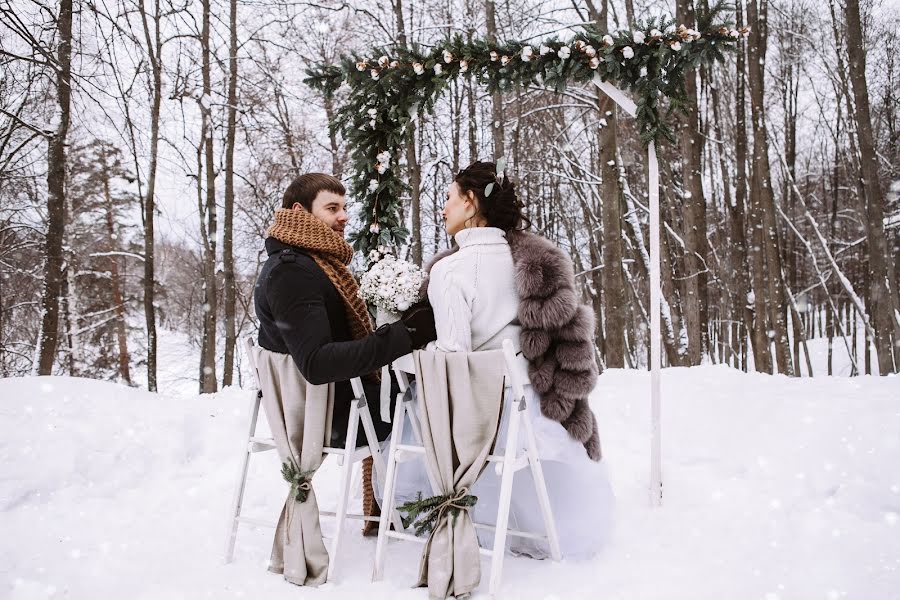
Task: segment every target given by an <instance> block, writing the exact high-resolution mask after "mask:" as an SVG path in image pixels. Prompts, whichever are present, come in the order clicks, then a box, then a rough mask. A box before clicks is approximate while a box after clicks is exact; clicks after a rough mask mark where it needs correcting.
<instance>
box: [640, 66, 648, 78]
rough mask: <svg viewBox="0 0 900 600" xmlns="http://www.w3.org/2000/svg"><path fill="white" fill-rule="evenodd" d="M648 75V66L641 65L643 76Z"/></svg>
mask: <svg viewBox="0 0 900 600" xmlns="http://www.w3.org/2000/svg"><path fill="white" fill-rule="evenodd" d="M646 76H647V67H641V77H646Z"/></svg>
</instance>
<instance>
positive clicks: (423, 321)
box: [400, 300, 437, 349]
mask: <svg viewBox="0 0 900 600" xmlns="http://www.w3.org/2000/svg"><path fill="white" fill-rule="evenodd" d="M400 320H401V321H403V324H404V325H406V329H407V330H408V331H409V337H410V338H412V345H413V349H419V348H424V347H425V345H426V344H428V342H432V341H434V340H436V339H437V330H436V329H435V327H434V310H432V308H431V304H429V303H428V300H422V301H421V302H416V303H415V304H413V305H412V306H410V307H409V310H407V311H406V312H405V313H403V316H402V317H400Z"/></svg>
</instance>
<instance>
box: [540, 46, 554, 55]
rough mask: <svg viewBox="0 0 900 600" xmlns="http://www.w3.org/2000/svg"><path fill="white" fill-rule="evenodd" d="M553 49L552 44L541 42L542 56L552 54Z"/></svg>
mask: <svg viewBox="0 0 900 600" xmlns="http://www.w3.org/2000/svg"><path fill="white" fill-rule="evenodd" d="M551 50H552V48H551V47H550V46H547V45H545V44H541V56H544V55H547V54H550V52H551Z"/></svg>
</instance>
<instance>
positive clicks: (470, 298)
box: [375, 227, 615, 558]
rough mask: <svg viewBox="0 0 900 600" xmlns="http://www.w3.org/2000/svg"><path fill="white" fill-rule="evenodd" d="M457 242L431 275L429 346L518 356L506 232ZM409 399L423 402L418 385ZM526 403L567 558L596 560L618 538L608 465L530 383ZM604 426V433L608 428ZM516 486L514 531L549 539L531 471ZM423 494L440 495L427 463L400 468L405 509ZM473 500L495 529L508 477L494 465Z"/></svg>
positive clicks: (466, 234) (531, 546)
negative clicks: (507, 344) (508, 348)
mask: <svg viewBox="0 0 900 600" xmlns="http://www.w3.org/2000/svg"><path fill="white" fill-rule="evenodd" d="M456 242H457V244H459V246H460V249H459V251H457V252H456V253H454V254H452V255H450V256H447V257H445V258H444V259H442V260H441V261H439V262H438V263H437V264H435V266H434V267H433V268H432V270H431V277H430V281H429V286H428V298H429V301H430V302H431V305H432V307H433V308H434V315H435V326H436V329H437V340H436V341H435V342H432V343H431V344H429V346H428V349H429V350H440V351H445V352H474V351H479V350H495V349H499V348H501V347H502V343H503V340H504V339H509V340H511V341H512V342H513V345H514V346H515V348H516V350H517V351H518V348H519V332H520V328H519V325H518V324H517V320H516V314H517V310H518V298H517V296H516V292H515V283H514V280H513V276H514V273H515V271H514V268H513V263H512V255H511V253H510V249H509V244H508V243H507V242H506V237H505V234H504V232H503V231H502V230H500V229H496V228H492V227H479V228H472V229H464V230H463V231H460V232H459V233H457V234H456ZM519 358H520V364H519V365H518V366H519V369H520V373H521V381H523V382H526V383H527V382H528V375H527V361H526V360H525V359H524V358H522V357H521V355H520V356H519ZM408 393H412V394H413V396H414V395H415V386H414V385H413V386H412V387H411V389H410V392H408ZM525 396H526V404H527V407H528V414H529V416H530V417H531V421H532V423H533V424H534V432H535V437H536V439H537V445H538V449H539V454H540V457H541V465H542V466H543V470H544V478H545V480H546V482H547V488H548V490H549V495H550V504H551V507H552V509H553V514H554V517H555V519H556V526H557V529H558V532H559V539H560V548H561V550H562V554H563V556H564V557H566V558H588V557H590V556H592V555H594V554H596V553H597V552H598V551H600V550H601V549H602V548H603V546H604V545H605V544H606V543H607V542H608V541H609V539H610V537H611V534H612V526H613V510H614V505H615V499H614V496H613V493H612V488H611V487H610V484H609V476H608V473H607V470H606V464H605V463H604V462H603V461H600V462H595V461H592V460H591V459H590V458H589V457H588V456H587V452H586V451H585V449H584V447H583V446H582V444H581V443H580V442H578V441H576V440H574V439H572V438H571V437H569V434H568V433H567V432H566V430H565V428H563V427H562V425H560V424H559V423H558V422H556V421H552V420H550V419H548V418H546V417H545V416H544V415H543V414H542V413H541V409H540V399H539V398H538V395H537V394H536V393H535V392H534V390H533V389H532V387H531V385H530V384H529V385H527V386H526V387H525ZM506 400H507V402H506V408H507V409H508V408H509V402H511V401H512V400H511V398H510V389H509V388H507V398H506ZM508 414H509V411H508V410H504V415H503V422H501V426H500V432H501V434H500V438H499V439H498V441H497V446H496V447H497V448H498V449H500V448H503V447H505V444H506V440H505V432H506V419H507V417H508ZM600 426H601V432H602V423H601V424H600ZM524 436H525V433H524V430H522V431H521V435H520V439H519V444H520V447H524ZM601 440H602V433H601ZM412 441H413V434H412V428H411V427H410V426H409V424H406V426H405V428H404V442H410V443H411V442H412ZM513 481H514V483H513V492H512V501H511V505H510V513H509V514H510V516H509V526H510V528H512V529H519V530H524V531H533V532H543V531H544V525H543V520H542V517H541V512H540V508H539V506H538V501H537V496H536V494H535V491H534V484H533V482H532V478H531V471H530V470H529V469H522V470H520V471H518V472H517V473H516V476H515V478H514V480H513ZM378 483H379V484H378V485H376V486H375V489H376V494H377V495H379V497H378V500H379V502H380V500H381V498H380V493H381V491H382V490H383V488H384V486H383V482H378ZM419 492H421V493H422V495H423V496H424V497H428V496H431V495H432V491H431V487H430V484H429V482H428V475H427V472H426V470H425V462H424V461H420V460H415V461H409V462H405V463H401V464H400V465H398V472H397V487H396V498H397V504H398V505H399V504H402V503H403V502H406V501H408V500H413V499H415V497H416V495H417V493H419ZM472 494H473V495H475V496H477V497H478V502H477V504H476V505H475V507H474V508H473V509H472V516H473V519H474V520H475V522H476V523H490V524H493V523H494V522H495V520H496V516H497V504H498V498H499V495H500V477H499V476H498V475H497V473H496V471H495V470H494V467H493V465H491V464H489V465H488V466H487V468H486V469H485V470H484V472H483V473H482V475H481V477H480V478H479V479H478V482H477V483H476V484H475V486H474V487H473V489H472ZM507 539H508V542H507V547H508V549H509V550H510V551H512V552H513V553H517V554H526V555H529V556H533V557H536V558H543V557H546V556H549V549H548V548H547V545H546V543H544V542H540V541H537V540H532V539H528V538H521V537H518V536H509V537H508V538H507ZM479 542H480V543H481V544H482V546H484V547H487V548H490V547H491V544H492V543H493V533H492V532H490V531H485V530H479Z"/></svg>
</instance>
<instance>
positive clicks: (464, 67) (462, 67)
mask: <svg viewBox="0 0 900 600" xmlns="http://www.w3.org/2000/svg"><path fill="white" fill-rule="evenodd" d="M468 70H469V61H467V60H461V61H459V72H460V73H465V72H466V71H468Z"/></svg>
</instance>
